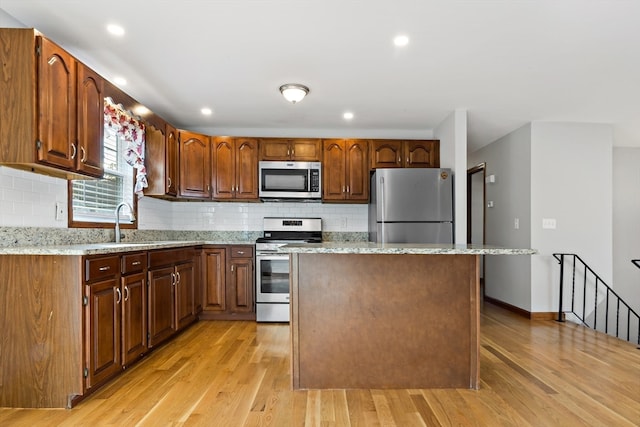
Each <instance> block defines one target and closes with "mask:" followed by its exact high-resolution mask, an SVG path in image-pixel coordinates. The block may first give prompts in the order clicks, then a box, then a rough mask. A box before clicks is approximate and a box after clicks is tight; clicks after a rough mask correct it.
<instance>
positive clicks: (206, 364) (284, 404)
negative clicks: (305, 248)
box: [0, 304, 640, 427]
mask: <svg viewBox="0 0 640 427" xmlns="http://www.w3.org/2000/svg"><path fill="white" fill-rule="evenodd" d="M481 322H482V323H481V336H482V338H481V345H482V347H481V361H480V363H481V388H480V390H479V391H473V390H322V391H319V390H309V391H291V390H290V374H289V330H288V325H279V324H256V323H255V322H242V321H238V322H227V321H217V322H212V321H201V322H199V323H197V324H196V325H194V326H193V327H191V328H190V329H188V330H187V331H185V333H183V334H181V335H180V336H179V337H177V339H176V340H175V341H173V342H171V343H169V344H167V345H166V346H164V347H162V348H159V349H157V350H156V351H154V352H153V353H152V354H150V355H149V356H148V357H147V359H146V360H144V361H142V363H138V364H137V365H135V366H134V367H133V368H131V369H129V370H128V371H126V372H125V373H124V374H123V375H122V376H120V377H119V378H117V379H115V380H114V381H112V382H111V383H109V384H108V385H107V386H106V387H104V388H102V389H101V390H100V391H98V392H97V393H95V394H93V395H92V396H90V397H89V398H88V399H86V400H85V401H83V402H81V403H80V404H79V405H78V406H76V407H75V408H73V409H71V410H64V409H54V410H49V409H47V410H43V409H39V410H34V409H0V426H277V427H280V426H403V427H404V426H425V425H426V426H638V425H640V350H638V349H637V348H636V346H634V345H632V344H629V343H625V342H623V341H620V340H617V339H615V338H612V337H608V336H606V335H604V334H601V333H598V332H594V331H591V330H588V329H586V328H583V327H581V326H578V325H574V324H570V323H566V324H559V323H556V322H554V321H529V320H527V319H524V318H522V317H519V316H516V315H514V314H512V313H510V312H508V311H505V310H503V309H501V308H498V307H496V306H493V305H491V304H484V307H483V313H482V319H481ZM425 326H428V325H425Z"/></svg>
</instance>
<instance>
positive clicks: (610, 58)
mask: <svg viewBox="0 0 640 427" xmlns="http://www.w3.org/2000/svg"><path fill="white" fill-rule="evenodd" d="M0 9H3V10H4V11H5V12H6V13H7V14H9V15H11V16H12V17H14V18H15V19H16V20H18V21H19V22H20V23H22V24H23V25H24V26H27V27H34V28H37V29H38V30H40V31H41V32H43V33H44V34H45V35H46V36H48V37H49V38H51V39H52V40H54V41H55V42H57V43H58V44H60V45H61V46H63V47H64V48H66V49H67V50H68V51H69V52H70V53H72V54H74V55H75V56H76V57H77V58H78V59H80V60H81V61H82V62H84V63H86V64H87V65H89V66H90V67H92V68H93V69H94V70H96V71H97V72H99V73H100V74H102V75H103V76H104V77H105V78H107V79H108V80H112V79H113V77H114V76H124V77H125V78H126V79H127V81H128V84H127V86H126V87H123V89H124V90H125V91H126V92H128V93H129V94H130V95H131V96H133V97H134V98H135V99H137V100H138V101H140V102H141V103H143V104H145V105H146V106H147V107H148V108H150V109H151V110H153V111H154V112H155V113H157V114H159V115H160V116H162V117H163V118H165V119H166V120H168V121H169V122H171V123H172V124H174V125H176V126H178V127H180V128H185V129H190V130H194V131H202V132H206V133H209V134H212V135H213V134H216V135H220V134H228V135H247V136H250V135H264V136H269V135H272V136H274V135H282V136H327V137H329V136H345V137H346V136H359V137H379V136H397V137H411V136H414V137H421V136H425V137H428V136H430V135H431V132H432V130H433V129H434V128H435V127H437V125H438V124H439V123H440V122H442V120H443V119H444V118H445V117H447V116H448V115H449V114H451V112H452V111H454V110H455V109H466V110H467V112H468V143H469V149H470V150H474V149H476V148H478V147H481V146H483V145H485V144H488V143H490V142H492V141H494V140H495V139H497V138H499V137H501V136H503V135H505V134H506V133H508V132H510V131H512V130H514V129H517V128H518V127H520V126H522V125H524V124H526V123H528V122H530V121H534V120H548V121H578V122H599V123H611V124H612V125H613V127H614V139H615V142H614V144H615V145H617V146H638V147H640V1H636V0H629V1H627V0H607V1H604V0H600V1H593V0H550V1H546V0H538V1H516V0H511V1H508V0H503V1H500V0H495V1H482V0H475V1H473V0H467V1H455V0H441V1H434V0H415V1H409V0H393V1H391V0H388V1H384V0H359V1H358V0H226V1H222V0H182V1H179V0H173V1H164V0H157V1H148V0H126V1H124V0H110V1H108V2H107V1H90V0H75V1H72V0H0ZM2 18H3V16H2V14H1V13H0V23H2V22H3V20H2ZM7 19H8V17H6V16H5V17H4V21H6V20H7ZM108 23H117V24H120V25H122V26H123V27H124V28H125V30H126V34H125V36H124V37H123V38H120V39H116V38H114V37H113V36H111V35H109V34H108V33H107V32H106V31H105V27H106V25H107V24H108ZM18 25H19V24H18ZM399 33H403V34H406V35H408V36H409V37H410V42H409V45H408V46H406V47H404V48H397V47H395V46H394V45H393V43H392V38H393V37H394V36H395V35H397V34H399ZM291 82H298V83H302V84H305V85H307V86H309V87H310V88H311V93H310V94H309V96H308V97H307V98H306V99H305V100H303V101H302V102H301V103H299V104H297V105H291V104H288V103H287V102H286V101H284V99H283V98H282V97H281V95H280V94H279V92H278V87H279V86H280V85H281V84H284V83H291ZM205 106H207V107H209V108H211V109H212V110H213V111H214V114H213V115H211V116H209V117H204V116H202V115H201V114H200V109H201V108H202V107H205ZM347 110H349V111H352V112H353V113H354V114H355V118H354V119H353V120H352V121H351V122H346V121H345V120H343V119H342V114H343V112H345V111H347Z"/></svg>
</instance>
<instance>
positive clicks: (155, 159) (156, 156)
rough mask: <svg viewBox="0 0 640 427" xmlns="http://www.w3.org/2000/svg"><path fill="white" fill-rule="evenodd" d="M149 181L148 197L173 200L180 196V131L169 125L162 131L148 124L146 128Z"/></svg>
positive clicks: (164, 125) (163, 127)
mask: <svg viewBox="0 0 640 427" xmlns="http://www.w3.org/2000/svg"><path fill="white" fill-rule="evenodd" d="M145 136H146V141H145V147H146V158H145V164H146V167H147V181H148V184H149V186H148V187H147V188H146V189H145V190H144V194H145V195H146V196H157V197H168V198H173V197H176V196H177V195H178V183H179V181H180V180H179V176H178V170H179V165H178V162H179V157H178V153H179V145H178V131H177V130H176V128H174V127H173V126H171V125H170V124H168V123H163V126H160V129H158V128H156V127H155V126H154V125H152V124H150V123H147V126H146V128H145Z"/></svg>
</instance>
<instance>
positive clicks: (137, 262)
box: [131, 261, 142, 265]
mask: <svg viewBox="0 0 640 427" xmlns="http://www.w3.org/2000/svg"><path fill="white" fill-rule="evenodd" d="M140 264H142V263H141V262H140V261H133V262H132V263H131V265H140Z"/></svg>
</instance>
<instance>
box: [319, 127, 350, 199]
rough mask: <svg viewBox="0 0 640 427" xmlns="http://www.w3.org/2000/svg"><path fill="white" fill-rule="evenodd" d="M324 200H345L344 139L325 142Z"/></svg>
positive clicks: (323, 162) (323, 161)
mask: <svg viewBox="0 0 640 427" xmlns="http://www.w3.org/2000/svg"><path fill="white" fill-rule="evenodd" d="M323 147H324V148H323V156H322V165H323V167H324V169H323V171H322V198H323V200H344V198H345V194H346V190H347V189H346V183H345V172H346V171H345V142H344V140H342V139H327V140H324V141H323Z"/></svg>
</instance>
